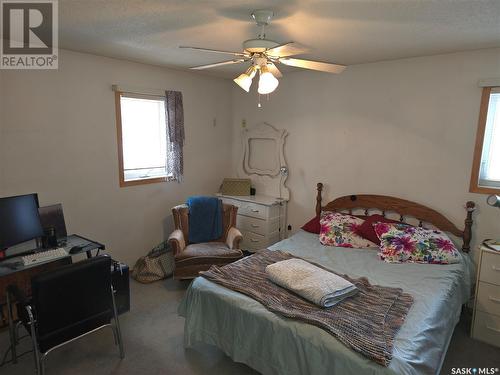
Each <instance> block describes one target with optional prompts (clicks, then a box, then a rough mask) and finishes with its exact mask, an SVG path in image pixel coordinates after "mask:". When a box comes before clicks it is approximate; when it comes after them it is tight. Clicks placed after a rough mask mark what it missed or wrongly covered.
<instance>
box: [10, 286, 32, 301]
mask: <svg viewBox="0 0 500 375" xmlns="http://www.w3.org/2000/svg"><path fill="white" fill-rule="evenodd" d="M7 293H9V295H11V296H12V297H14V298H15V299H16V301H18V302H19V303H20V304H21V305H23V306H26V305H28V304H29V303H30V300H29V299H28V297H27V296H26V294H24V292H23V291H22V290H21V289H19V288H18V287H17V285H12V284H11V285H8V286H7Z"/></svg>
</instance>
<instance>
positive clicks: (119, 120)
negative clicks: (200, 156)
mask: <svg viewBox="0 0 500 375" xmlns="http://www.w3.org/2000/svg"><path fill="white" fill-rule="evenodd" d="M122 96H130V97H134V98H143V99H154V98H156V99H158V98H162V99H165V97H164V96H161V95H153V94H139V93H132V92H124V91H115V111H116V137H117V143H118V172H119V173H118V174H119V181H120V187H127V186H137V185H148V184H155V183H160V182H168V181H175V178H174V177H173V176H165V177H151V178H143V179H139V180H130V181H126V180H125V170H124V165H123V137H122V107H121V97H122Z"/></svg>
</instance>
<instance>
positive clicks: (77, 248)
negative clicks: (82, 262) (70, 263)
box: [69, 246, 83, 254]
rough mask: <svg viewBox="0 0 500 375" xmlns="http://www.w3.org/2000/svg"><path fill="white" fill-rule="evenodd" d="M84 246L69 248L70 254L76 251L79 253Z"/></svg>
mask: <svg viewBox="0 0 500 375" xmlns="http://www.w3.org/2000/svg"><path fill="white" fill-rule="evenodd" d="M82 249H83V248H82V247H81V246H73V247H72V248H71V249H70V250H69V253H70V254H76V253H79V252H80V251H82Z"/></svg>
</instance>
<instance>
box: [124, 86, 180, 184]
mask: <svg viewBox="0 0 500 375" xmlns="http://www.w3.org/2000/svg"><path fill="white" fill-rule="evenodd" d="M116 119H117V134H118V153H119V155H118V157H119V165H120V186H130V185H139V184H146V183H153V182H161V181H168V180H170V179H172V175H169V174H168V172H167V143H168V141H167V137H168V132H167V124H166V121H165V98H164V97H160V96H153V95H142V94H141V95H139V94H129V93H123V92H116Z"/></svg>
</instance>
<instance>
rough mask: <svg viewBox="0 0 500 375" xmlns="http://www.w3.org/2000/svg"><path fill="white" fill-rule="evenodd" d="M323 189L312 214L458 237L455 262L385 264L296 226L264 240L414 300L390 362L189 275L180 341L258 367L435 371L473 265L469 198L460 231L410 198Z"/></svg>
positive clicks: (370, 253)
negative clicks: (330, 193) (389, 220)
mask: <svg viewBox="0 0 500 375" xmlns="http://www.w3.org/2000/svg"><path fill="white" fill-rule="evenodd" d="M321 194H322V185H321V184H318V193H317V204H316V213H317V214H318V215H319V214H320V212H321V211H322V210H326V211H344V212H345V211H347V212H350V213H352V212H353V211H354V210H359V209H361V210H362V213H363V214H365V215H368V214H370V213H371V212H373V210H377V211H378V212H382V213H383V214H384V215H385V214H386V213H389V212H393V213H397V214H398V215H399V216H400V220H401V221H405V220H406V219H407V218H408V217H412V218H416V219H417V220H418V222H419V224H420V225H423V224H430V225H432V226H435V227H437V228H439V229H441V230H443V231H446V232H449V233H451V234H453V235H454V236H455V237H456V238H459V239H460V241H461V242H462V244H461V248H462V251H461V253H460V257H461V261H460V262H459V263H456V264H449V265H437V264H414V263H404V264H390V263H385V262H382V261H380V260H379V259H378V257H377V251H375V250H373V249H346V248H336V247H329V246H323V245H321V244H320V242H319V241H318V235H316V234H312V233H307V232H305V231H302V230H299V231H298V232H297V233H296V234H294V235H293V236H291V237H290V238H288V239H285V240H283V241H281V242H278V243H277V244H275V245H273V246H271V247H270V250H282V251H286V252H289V253H291V254H293V255H295V256H298V257H301V258H304V259H306V260H308V261H311V262H315V263H318V264H321V265H323V266H324V267H326V268H329V269H331V270H333V271H335V272H337V273H341V274H347V275H349V276H351V277H361V276H365V277H367V278H368V280H369V281H370V282H371V283H372V284H379V285H384V286H398V287H400V288H402V289H403V290H404V291H405V292H406V293H409V294H411V295H412V297H413V299H414V303H413V305H412V307H411V309H410V310H409V312H408V315H407V317H406V320H405V323H404V324H403V326H402V327H401V329H400V330H399V332H398V333H397V335H396V337H395V339H394V348H393V358H392V361H391V362H390V364H389V366H388V367H384V366H381V365H378V364H377V363H375V362H373V361H371V360H369V359H367V358H365V357H363V356H362V355H360V354H358V353H356V352H354V351H353V350H351V349H349V348H348V347H346V346H344V345H343V344H342V343H340V342H339V341H338V340H337V339H336V338H335V337H334V336H332V335H331V334H329V333H327V332H326V331H324V330H322V329H320V328H318V327H315V326H313V325H310V324H306V323H302V322H299V321H294V320H291V319H287V318H284V317H281V316H278V315H276V314H274V313H272V312H270V311H268V310H267V309H266V308H265V307H264V306H263V305H261V304H260V303H259V302H257V301H256V300H254V299H252V298H250V297H247V296H245V295H243V294H240V293H238V292H235V291H232V290H230V289H227V288H224V287H222V286H220V285H218V284H215V283H213V282H211V281H209V280H207V279H205V278H202V277H198V278H196V279H195V280H194V281H193V282H192V284H191V285H190V287H189V288H188V290H187V292H186V295H185V297H184V299H183V301H182V302H181V305H180V306H179V313H180V314H181V315H182V316H184V317H185V328H184V340H185V342H184V344H185V347H195V346H196V344H197V343H205V344H210V345H215V346H216V347H218V348H220V349H221V350H222V351H223V352H225V353H226V354H227V355H228V356H230V357H231V358H232V359H233V360H234V361H236V362H242V363H245V364H247V365H248V366H250V367H252V368H254V369H255V370H257V371H259V372H260V373H262V374H291V375H293V374H297V375H298V374H327V373H328V374H439V371H440V369H441V366H442V363H443V360H444V357H445V354H446V351H447V348H448V345H449V342H450V339H451V336H452V334H453V330H454V328H455V326H456V324H457V322H458V320H459V318H460V313H461V308H462V305H463V304H464V303H466V302H467V301H468V299H469V297H470V291H471V284H472V280H473V265H472V262H471V259H470V257H469V255H468V254H467V253H468V251H469V249H470V241H471V226H472V212H473V210H474V204H473V203H472V202H467V205H466V209H467V216H466V219H465V229H464V230H460V229H459V228H457V227H456V226H455V225H454V224H453V223H452V222H450V221H449V220H448V219H446V218H445V217H444V216H443V215H441V214H439V213H438V212H436V211H435V210H432V209H430V208H428V207H425V206H423V205H420V204H418V203H414V202H411V201H407V200H402V199H398V198H394V197H387V196H377V195H351V196H345V197H340V198H338V199H336V200H334V201H332V202H329V203H328V204H326V205H325V206H323V205H322V196H321Z"/></svg>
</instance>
